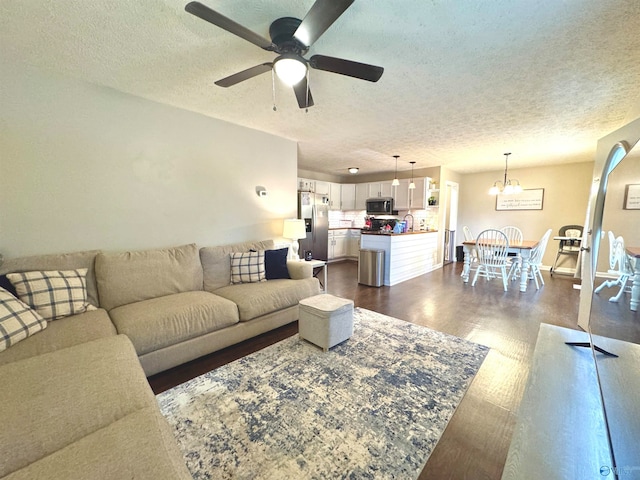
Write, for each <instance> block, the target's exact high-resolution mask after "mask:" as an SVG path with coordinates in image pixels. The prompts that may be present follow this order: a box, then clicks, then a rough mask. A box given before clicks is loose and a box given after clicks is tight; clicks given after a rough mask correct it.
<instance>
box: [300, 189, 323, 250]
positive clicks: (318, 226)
mask: <svg viewBox="0 0 640 480" xmlns="http://www.w3.org/2000/svg"><path fill="white" fill-rule="evenodd" d="M298 218H301V219H304V223H305V227H306V230H307V236H306V238H302V239H300V240H299V243H300V249H299V253H300V257H301V258H304V253H305V251H310V252H311V254H312V256H313V258H314V259H316V260H325V261H326V260H327V253H328V251H329V198H328V197H326V196H325V195H320V194H316V193H312V192H298Z"/></svg>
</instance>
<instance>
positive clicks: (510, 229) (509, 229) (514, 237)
mask: <svg viewBox="0 0 640 480" xmlns="http://www.w3.org/2000/svg"><path fill="white" fill-rule="evenodd" d="M500 231H501V232H502V233H504V234H505V235H506V236H507V238H508V239H509V244H510V245H515V244H517V243H522V238H523V237H522V230H520V229H519V228H518V227H514V226H512V225H509V226H506V227H502V228H501V229H500Z"/></svg>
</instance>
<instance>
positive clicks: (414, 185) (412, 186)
mask: <svg viewBox="0 0 640 480" xmlns="http://www.w3.org/2000/svg"><path fill="white" fill-rule="evenodd" d="M409 163H410V164H411V183H410V184H409V190H413V189H414V188H416V184H415V183H413V165H414V164H415V163H416V162H409Z"/></svg>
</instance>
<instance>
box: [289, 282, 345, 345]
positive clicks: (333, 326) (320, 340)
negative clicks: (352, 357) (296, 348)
mask: <svg viewBox="0 0 640 480" xmlns="http://www.w3.org/2000/svg"><path fill="white" fill-rule="evenodd" d="M299 308H300V320H299V321H298V330H299V335H300V338H303V339H305V340H307V341H309V342H311V343H313V344H315V345H317V346H319V347H321V348H322V349H323V350H324V351H325V352H326V351H327V350H329V349H330V348H331V347H333V346H335V345H337V344H339V343H342V342H344V341H345V340H347V339H348V338H349V337H351V335H353V301H351V300H347V299H344V298H338V297H334V296H333V295H329V294H328V293H325V294H320V295H316V296H315V297H309V298H305V299H304V300H300V305H299Z"/></svg>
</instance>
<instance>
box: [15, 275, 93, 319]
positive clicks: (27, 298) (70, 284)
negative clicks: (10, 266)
mask: <svg viewBox="0 0 640 480" xmlns="http://www.w3.org/2000/svg"><path fill="white" fill-rule="evenodd" d="M86 276H87V269H86V268H79V269H76V270H49V271H44V272H20V273H9V274H7V277H8V278H9V280H10V281H11V283H12V284H13V286H14V287H15V288H16V292H17V293H18V297H20V300H22V301H23V302H25V303H26V304H27V305H29V306H31V308H33V309H35V310H36V311H37V312H38V313H39V314H40V315H42V317H43V318H45V319H46V320H56V319H58V318H63V317H68V316H70V315H77V314H79V313H84V312H86V311H89V310H95V309H96V307H94V306H93V305H91V304H90V303H88V302H87V281H86Z"/></svg>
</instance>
